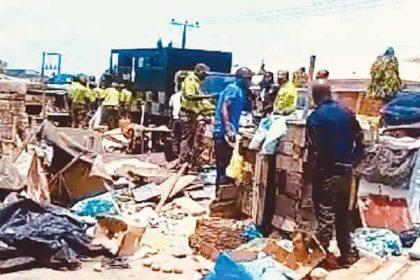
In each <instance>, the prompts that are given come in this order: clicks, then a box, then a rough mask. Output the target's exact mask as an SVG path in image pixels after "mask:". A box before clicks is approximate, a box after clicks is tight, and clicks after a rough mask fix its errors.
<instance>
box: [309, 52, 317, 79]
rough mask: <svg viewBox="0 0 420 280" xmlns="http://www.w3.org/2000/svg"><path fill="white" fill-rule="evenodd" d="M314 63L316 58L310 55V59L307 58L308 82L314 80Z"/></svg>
mask: <svg viewBox="0 0 420 280" xmlns="http://www.w3.org/2000/svg"><path fill="white" fill-rule="evenodd" d="M315 61H316V56H315V55H311V57H310V58H309V72H308V73H309V74H308V76H309V81H312V80H313V79H314V72H315Z"/></svg>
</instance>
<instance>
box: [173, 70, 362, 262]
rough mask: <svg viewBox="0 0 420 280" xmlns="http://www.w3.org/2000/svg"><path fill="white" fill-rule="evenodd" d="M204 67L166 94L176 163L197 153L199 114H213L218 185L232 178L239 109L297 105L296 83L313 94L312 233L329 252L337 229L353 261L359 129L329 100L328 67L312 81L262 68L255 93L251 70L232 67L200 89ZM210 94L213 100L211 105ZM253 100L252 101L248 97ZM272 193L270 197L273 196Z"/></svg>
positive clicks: (281, 110)
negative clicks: (231, 78)
mask: <svg viewBox="0 0 420 280" xmlns="http://www.w3.org/2000/svg"><path fill="white" fill-rule="evenodd" d="M208 70H209V69H208V67H207V66H206V65H203V64H198V65H197V66H196V68H195V71H194V72H190V73H188V74H186V75H180V76H179V77H177V81H176V82H177V84H178V85H180V86H178V88H177V89H178V92H177V93H176V95H174V97H173V99H172V100H171V104H172V106H173V112H174V114H173V117H174V119H175V123H176V126H174V128H175V131H174V140H175V141H174V143H176V142H177V138H178V140H179V141H180V145H179V146H180V149H179V151H180V154H179V160H180V163H184V162H188V163H190V165H193V163H194V157H195V156H196V153H195V148H194V145H195V143H194V135H195V133H196V129H197V127H198V122H199V121H200V119H202V118H203V117H206V116H212V118H213V127H214V134H213V140H214V150H215V155H216V167H217V179H216V185H217V188H218V187H219V186H220V185H222V184H226V183H231V182H232V179H231V178H229V177H228V176H226V168H227V166H228V165H229V162H230V159H231V157H232V152H233V144H234V143H235V142H236V141H238V137H237V136H238V133H239V119H240V117H241V114H242V112H243V111H251V110H252V105H250V103H251V100H254V101H255V99H259V101H260V103H262V104H263V114H281V115H289V114H291V113H293V112H294V111H295V110H296V108H297V103H298V88H301V87H306V88H307V89H308V92H310V93H311V95H312V101H313V103H314V104H313V111H312V113H311V114H310V115H309V117H308V118H307V135H308V137H307V138H308V139H307V141H308V149H309V158H310V160H309V163H310V164H309V168H308V169H309V170H310V171H309V172H308V174H316V175H313V176H312V175H309V176H310V179H311V180H312V183H313V201H314V204H315V212H316V217H317V220H318V228H317V232H316V236H317V238H318V240H319V241H320V243H321V245H322V246H323V247H324V248H325V250H326V251H327V252H328V248H329V243H330V241H331V239H332V237H333V230H334V228H335V230H336V237H337V242H338V247H339V249H340V251H341V257H340V259H339V260H340V261H341V264H342V265H346V264H350V263H353V262H354V261H355V256H356V255H355V253H354V252H353V251H352V248H351V246H350V226H349V220H350V216H351V213H350V211H349V205H348V203H349V201H350V195H351V194H350V189H351V184H352V166H353V164H354V163H355V161H357V160H358V159H359V158H360V156H361V155H362V153H363V145H362V131H361V128H360V126H359V123H358V122H357V120H356V117H355V115H354V114H353V112H351V111H350V110H349V109H347V108H346V107H344V106H342V105H340V104H339V103H337V102H336V101H333V99H332V95H331V88H330V86H329V85H328V76H329V72H328V71H327V70H321V71H319V72H318V73H317V75H316V79H315V81H309V77H308V74H306V72H305V69H304V68H300V69H299V70H298V71H296V72H294V73H293V76H292V79H291V80H289V73H288V72H287V71H279V72H278V75H277V83H274V81H273V76H274V75H273V74H272V73H270V72H266V71H264V72H263V73H261V74H262V75H263V76H264V78H263V79H262V81H261V82H260V84H259V91H258V94H259V96H257V97H256V96H255V93H253V91H252V83H251V81H252V78H253V76H254V73H253V72H252V71H251V70H250V69H248V68H246V67H243V68H240V69H238V70H237V71H236V73H235V82H234V83H232V84H230V85H228V86H227V87H226V88H225V89H224V90H223V91H222V92H221V93H219V94H217V96H215V95H211V94H210V95H206V94H204V93H202V92H201V90H200V82H201V81H202V80H203V79H204V77H205V74H206V72H207V71H208ZM211 100H216V102H215V105H212V103H211V102H210V101H211ZM252 103H255V102H252ZM273 199H274V198H273Z"/></svg>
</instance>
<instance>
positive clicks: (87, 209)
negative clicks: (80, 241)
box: [71, 193, 120, 218]
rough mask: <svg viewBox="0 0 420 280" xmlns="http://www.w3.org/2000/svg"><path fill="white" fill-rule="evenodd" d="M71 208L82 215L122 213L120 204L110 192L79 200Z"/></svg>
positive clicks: (94, 215)
mask: <svg viewBox="0 0 420 280" xmlns="http://www.w3.org/2000/svg"><path fill="white" fill-rule="evenodd" d="M71 210H72V211H73V212H74V213H75V214H76V215H78V216H81V217H86V216H87V217H93V218H95V217H96V216H98V215H100V214H105V215H117V214H120V209H119V207H118V204H117V203H116V202H115V200H114V199H113V198H112V196H111V194H110V193H105V194H102V195H98V196H95V197H91V198H86V199H84V200H81V201H79V202H77V203H76V204H75V205H73V207H72V208H71Z"/></svg>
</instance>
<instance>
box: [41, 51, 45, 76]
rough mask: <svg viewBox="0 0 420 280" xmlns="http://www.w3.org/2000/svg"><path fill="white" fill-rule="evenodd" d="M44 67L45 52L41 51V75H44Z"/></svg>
mask: <svg viewBox="0 0 420 280" xmlns="http://www.w3.org/2000/svg"><path fill="white" fill-rule="evenodd" d="M44 68H45V52H42V63H41V76H44Z"/></svg>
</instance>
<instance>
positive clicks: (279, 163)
mask: <svg viewBox="0 0 420 280" xmlns="http://www.w3.org/2000/svg"><path fill="white" fill-rule="evenodd" d="M276 168H277V169H282V170H287V171H288V172H299V173H302V172H303V159H301V158H299V159H294V158H293V157H291V156H286V155H282V154H278V155H277V157H276Z"/></svg>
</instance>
